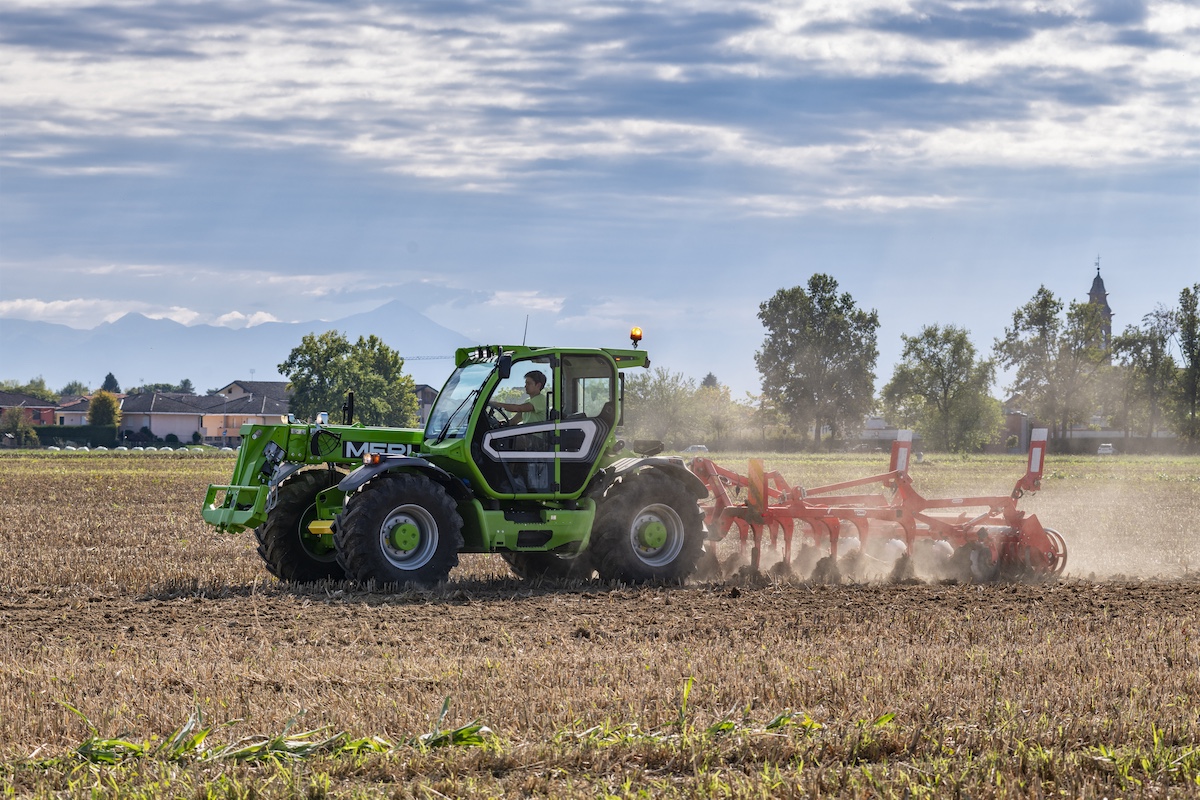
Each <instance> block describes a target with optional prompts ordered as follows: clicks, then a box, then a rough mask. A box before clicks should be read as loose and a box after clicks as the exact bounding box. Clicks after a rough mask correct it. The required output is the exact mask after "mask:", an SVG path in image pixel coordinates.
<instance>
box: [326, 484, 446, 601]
mask: <svg viewBox="0 0 1200 800" xmlns="http://www.w3.org/2000/svg"><path fill="white" fill-rule="evenodd" d="M462 527H463V521H462V517H461V516H459V513H458V510H457V509H456V508H455V505H454V500H453V499H452V498H451V497H450V495H449V493H447V492H446V490H445V488H443V487H442V486H441V485H440V484H438V483H436V482H435V481H433V480H431V479H430V478H428V477H426V476H425V475H419V474H410V473H389V474H386V475H380V476H379V477H378V478H375V479H374V480H372V481H371V482H370V483H368V484H367V485H366V486H364V487H363V488H362V490H361V491H359V492H358V493H357V494H355V495H351V496H350V497H347V498H346V506H345V510H344V511H343V512H342V514H341V515H340V516H339V517H338V521H337V526H336V528H335V530H334V534H333V539H334V542H335V543H336V544H337V557H338V561H339V563H341V565H342V566H343V567H344V568H345V570H346V576H347V577H348V578H350V579H352V580H356V581H360V582H362V583H370V582H374V583H375V584H377V585H379V586H384V585H388V584H395V585H401V586H402V585H405V584H413V585H416V586H434V585H437V584H439V583H442V582H443V581H445V580H446V579H447V578H448V577H449V576H450V570H452V569H454V568H455V567H456V566H458V552H459V550H461V549H462V546H463V536H462Z"/></svg>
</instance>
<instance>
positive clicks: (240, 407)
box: [195, 387, 288, 447]
mask: <svg viewBox="0 0 1200 800" xmlns="http://www.w3.org/2000/svg"><path fill="white" fill-rule="evenodd" d="M226 388H228V387H226ZM223 391H224V390H222V392H223ZM195 402H196V404H197V405H198V406H200V407H202V408H203V418H202V421H201V435H202V436H203V437H204V441H205V443H206V444H217V445H228V446H230V447H236V446H237V445H238V444H240V443H241V441H242V439H241V435H240V434H239V431H241V429H242V426H243V425H247V424H252V425H263V424H278V423H279V421H280V420H281V419H287V415H288V402H287V400H286V399H279V398H277V397H271V396H269V395H266V394H257V395H256V394H251V393H248V392H240V393H237V394H233V395H230V394H224V393H221V394H212V395H206V396H203V397H196V398H195Z"/></svg>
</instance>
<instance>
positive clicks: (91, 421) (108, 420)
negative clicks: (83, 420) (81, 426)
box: [88, 389, 121, 425]
mask: <svg viewBox="0 0 1200 800" xmlns="http://www.w3.org/2000/svg"><path fill="white" fill-rule="evenodd" d="M120 423H121V404H120V403H119V402H118V401H117V398H116V397H115V396H114V395H113V394H111V393H109V392H106V391H104V390H103V389H101V390H100V391H98V392H96V393H95V394H94V395H92V400H91V402H89V403H88V425H119V424H120Z"/></svg>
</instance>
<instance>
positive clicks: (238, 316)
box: [212, 311, 281, 328]
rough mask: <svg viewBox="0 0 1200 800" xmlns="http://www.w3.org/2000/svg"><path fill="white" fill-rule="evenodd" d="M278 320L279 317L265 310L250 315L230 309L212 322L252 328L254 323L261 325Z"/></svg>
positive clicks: (229, 326) (228, 326) (220, 324)
mask: <svg viewBox="0 0 1200 800" xmlns="http://www.w3.org/2000/svg"><path fill="white" fill-rule="evenodd" d="M280 321H281V320H280V319H279V317H276V316H275V315H274V314H270V313H268V312H266V311H256V312H254V313H253V314H250V315H246V314H243V313H242V312H240V311H230V312H229V313H228V314H222V315H221V316H219V317H217V318H216V319H214V320H213V321H212V324H213V325H219V326H222V327H225V328H253V327H254V326H255V325H262V324H263V323H264V322H280Z"/></svg>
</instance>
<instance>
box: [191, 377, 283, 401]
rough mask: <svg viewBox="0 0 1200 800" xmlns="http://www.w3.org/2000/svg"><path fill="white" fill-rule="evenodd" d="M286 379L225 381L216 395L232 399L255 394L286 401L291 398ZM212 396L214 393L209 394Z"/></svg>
mask: <svg viewBox="0 0 1200 800" xmlns="http://www.w3.org/2000/svg"><path fill="white" fill-rule="evenodd" d="M287 387H288V382H287V381H234V382H233V383H227V384H225V385H224V386H222V387H221V388H220V389H218V390H217V391H216V393H215V394H216V395H221V396H222V397H228V398H229V399H230V400H233V399H235V398H238V397H243V396H245V395H257V396H259V397H263V396H266V397H271V398H274V399H276V400H282V401H283V402H285V403H286V402H287V401H288V400H289V399H291V393H290V392H288V388H287ZM209 396H210V397H213V396H215V395H209Z"/></svg>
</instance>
